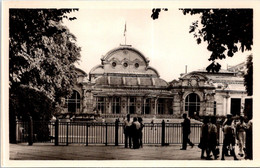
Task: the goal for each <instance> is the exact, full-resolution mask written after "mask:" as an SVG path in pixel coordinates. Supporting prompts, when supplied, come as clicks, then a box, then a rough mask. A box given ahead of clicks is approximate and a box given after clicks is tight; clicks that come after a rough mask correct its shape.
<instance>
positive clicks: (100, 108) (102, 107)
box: [97, 97, 106, 114]
mask: <svg viewBox="0 0 260 168" xmlns="http://www.w3.org/2000/svg"><path fill="white" fill-rule="evenodd" d="M105 107H106V106H105V98H104V97H97V110H98V112H99V113H101V114H104V113H105Z"/></svg>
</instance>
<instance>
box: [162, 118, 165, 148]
mask: <svg viewBox="0 0 260 168" xmlns="http://www.w3.org/2000/svg"><path fill="white" fill-rule="evenodd" d="M164 145H165V121H164V120H163V121H162V146H164Z"/></svg>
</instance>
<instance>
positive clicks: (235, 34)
mask: <svg viewBox="0 0 260 168" xmlns="http://www.w3.org/2000/svg"><path fill="white" fill-rule="evenodd" d="M181 10H182V12H183V14H184V15H186V14H190V15H196V14H198V15H200V24H199V21H198V20H196V21H194V22H192V24H191V26H190V31H189V33H193V35H194V38H196V41H197V43H198V44H200V43H201V42H202V41H204V42H207V44H208V46H207V49H208V50H209V51H211V55H210V56H209V59H208V60H209V61H212V63H211V64H210V65H209V66H208V67H207V68H206V70H207V71H208V72H210V71H211V72H213V73H214V72H218V71H219V70H220V68H221V65H220V64H218V63H216V62H215V60H217V59H225V58H226V56H229V57H232V56H233V55H234V54H235V53H236V52H238V51H239V50H240V51H242V52H244V51H245V50H251V49H252V45H253V9H181ZM152 12H153V14H152V16H151V17H152V18H153V19H157V18H158V17H159V13H160V12H161V10H155V9H153V10H152ZM154 13H155V14H154ZM154 16H155V17H154ZM251 72H253V71H249V70H248V76H252V74H250V73H251ZM252 79H253V78H248V77H246V76H245V85H246V89H247V92H248V93H249V95H250V94H251V93H250V92H251V91H250V88H252ZM246 80H251V81H246ZM249 85H250V86H249ZM248 89H249V90H248Z"/></svg>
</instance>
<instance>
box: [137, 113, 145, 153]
mask: <svg viewBox="0 0 260 168" xmlns="http://www.w3.org/2000/svg"><path fill="white" fill-rule="evenodd" d="M138 122H139V123H140V129H139V144H140V147H141V148H142V147H143V128H144V124H143V119H142V118H141V117H138Z"/></svg>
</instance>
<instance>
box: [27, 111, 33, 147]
mask: <svg viewBox="0 0 260 168" xmlns="http://www.w3.org/2000/svg"><path fill="white" fill-rule="evenodd" d="M28 124H29V125H28V126H29V127H28V145H30V146H31V145H32V144H33V120H32V117H31V116H30V117H29V123H28Z"/></svg>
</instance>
